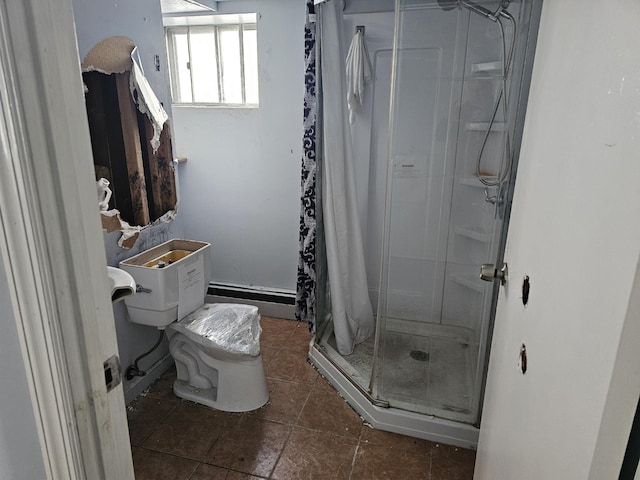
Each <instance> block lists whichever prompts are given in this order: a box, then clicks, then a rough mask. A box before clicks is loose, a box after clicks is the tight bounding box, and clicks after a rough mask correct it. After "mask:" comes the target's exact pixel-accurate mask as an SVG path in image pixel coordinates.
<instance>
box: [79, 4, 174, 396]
mask: <svg viewBox="0 0 640 480" xmlns="http://www.w3.org/2000/svg"><path fill="white" fill-rule="evenodd" d="M73 10H74V17H75V24H76V34H77V37H78V50H79V53H80V59H82V58H84V56H85V55H86V54H87V53H88V52H89V50H91V48H92V47H93V46H94V45H95V44H96V43H98V42H100V41H101V40H104V39H105V38H107V37H111V36H114V35H124V36H127V37H129V38H131V39H132V40H133V41H134V42H135V44H136V45H137V46H138V53H139V55H140V59H141V61H142V67H143V68H144V72H145V76H146V77H147V79H148V80H149V83H150V85H151V87H152V88H153V90H154V92H155V94H156V96H157V97H158V99H159V100H160V101H161V102H162V103H163V105H164V106H165V109H166V110H167V113H169V115H171V101H170V100H171V95H170V90H169V75H168V72H167V69H166V67H167V59H166V49H165V43H164V29H163V26H162V14H161V12H160V1H159V0H135V1H123V2H113V1H102V0H73ZM155 55H159V56H160V71H159V72H156V70H155V65H154V56H155ZM180 223H181V218H180V214H178V218H177V219H176V220H174V221H173V222H170V223H168V224H163V225H159V226H155V227H150V228H146V229H145V230H143V231H142V233H141V235H140V237H139V239H138V240H137V242H136V244H135V246H134V248H132V249H130V250H125V249H122V248H120V247H118V245H117V242H118V239H119V238H120V233H119V232H114V233H110V234H107V233H105V235H104V240H105V249H106V254H107V262H108V264H109V265H112V266H117V265H118V262H119V261H120V260H123V259H125V258H128V257H131V256H133V255H135V254H137V253H139V252H140V251H143V250H146V249H148V248H151V247H153V246H155V245H157V244H159V243H162V242H163V241H165V240H169V239H170V238H176V237H178V238H179V237H182V236H183V230H182V228H181V226H180ZM114 318H115V323H116V333H117V336H118V347H119V351H120V362H121V364H122V367H123V369H125V368H126V367H127V366H129V365H131V364H132V363H133V361H134V360H135V358H136V357H138V356H139V355H141V354H142V353H144V352H146V351H147V350H149V349H150V348H151V347H152V346H153V344H154V343H155V342H156V340H157V337H158V330H157V329H155V328H153V327H147V326H143V325H136V324H133V323H131V322H129V320H128V318H127V312H126V308H125V305H124V303H122V302H120V303H117V304H115V305H114ZM168 353H169V350H168V347H167V344H166V340H165V341H164V343H163V344H162V345H161V347H160V348H159V349H158V350H156V351H155V352H154V353H153V354H152V355H150V356H149V357H147V358H145V359H144V360H142V361H141V362H140V368H143V369H146V368H147V367H149V366H150V365H153V364H155V363H156V362H158V361H160V360H161V359H163V358H166V357H167V355H168ZM160 373H162V372H161V371H156V372H154V373H153V374H150V375H148V376H146V377H139V378H136V379H134V380H132V381H127V380H124V390H125V397H126V399H127V401H129V400H131V399H132V398H133V397H135V395H136V394H137V393H139V392H140V391H141V390H142V389H144V388H145V387H146V385H148V384H149V383H151V382H152V381H153V380H154V379H155V377H157V375H159V374H160Z"/></svg>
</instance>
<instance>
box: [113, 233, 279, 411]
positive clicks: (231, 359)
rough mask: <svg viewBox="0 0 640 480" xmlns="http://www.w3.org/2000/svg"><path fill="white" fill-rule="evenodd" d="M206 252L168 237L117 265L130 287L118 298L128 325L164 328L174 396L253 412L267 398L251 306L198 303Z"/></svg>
mask: <svg viewBox="0 0 640 480" xmlns="http://www.w3.org/2000/svg"><path fill="white" fill-rule="evenodd" d="M210 248H211V246H210V244H208V243H206V242H197V241H193V240H177V239H176V240H170V241H168V242H165V243H163V244H161V245H158V246H157V247H154V248H152V249H150V250H147V251H145V252H142V253H140V254H138V255H136V256H134V257H131V258H129V259H127V260H123V261H122V262H120V268H121V269H122V270H125V271H127V272H128V273H129V274H130V275H131V276H132V277H133V278H134V280H135V281H136V284H137V288H136V291H137V293H136V295H133V296H130V297H127V298H125V304H126V306H127V311H128V313H129V319H130V320H131V321H132V322H134V323H139V324H142V325H150V326H155V327H157V328H159V329H164V330H165V333H166V335H167V338H168V339H169V351H170V353H171V356H172V357H173V359H174V360H175V363H176V371H177V379H176V381H175V383H174V385H173V391H174V393H175V394H176V395H177V396H178V397H181V398H184V399H187V400H191V401H193V402H196V403H200V404H202V405H207V406H209V407H212V408H215V409H218V410H223V411H228V412H246V411H249V410H255V409H257V408H260V407H261V406H262V405H264V404H265V403H266V402H267V401H268V399H269V391H268V389H267V383H266V379H265V375H264V368H263V364H262V355H261V353H260V332H261V329H260V314H259V312H258V308H257V307H255V306H251V305H236V304H207V303H205V302H204V297H205V294H206V290H207V287H208V285H209V278H210V274H209V272H210V262H211V260H210V255H209V252H210Z"/></svg>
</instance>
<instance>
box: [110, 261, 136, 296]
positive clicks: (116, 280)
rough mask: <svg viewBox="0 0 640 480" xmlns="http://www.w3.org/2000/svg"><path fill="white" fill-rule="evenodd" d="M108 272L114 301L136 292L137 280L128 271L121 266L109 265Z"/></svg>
mask: <svg viewBox="0 0 640 480" xmlns="http://www.w3.org/2000/svg"><path fill="white" fill-rule="evenodd" d="M107 273H108V274H109V286H110V287H111V301H112V302H117V301H119V300H122V299H123V298H124V297H128V296H129V295H133V294H134V293H136V282H135V280H134V279H133V277H132V276H131V275H129V274H128V273H127V272H125V271H124V270H120V269H119V268H115V267H107Z"/></svg>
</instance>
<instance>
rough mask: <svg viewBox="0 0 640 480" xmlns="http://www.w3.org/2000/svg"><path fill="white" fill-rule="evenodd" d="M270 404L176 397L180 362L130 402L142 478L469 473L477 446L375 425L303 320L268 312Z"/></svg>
mask: <svg viewBox="0 0 640 480" xmlns="http://www.w3.org/2000/svg"><path fill="white" fill-rule="evenodd" d="M262 328H263V332H262V339H261V346H262V354H263V361H264V365H265V371H266V374H267V383H268V385H269V391H270V395H271V397H270V401H269V403H268V404H267V405H266V406H264V407H262V408H260V409H259V410H256V411H254V412H249V413H227V412H220V411H217V410H213V409H210V408H207V407H203V406H199V405H197V404H194V403H192V402H188V401H185V400H181V399H178V398H176V397H175V396H174V395H173V392H172V389H171V387H172V383H173V380H174V378H175V369H170V370H169V371H168V372H166V373H165V374H164V375H162V376H161V377H160V379H159V380H158V381H157V382H156V383H154V384H153V385H152V387H151V388H150V390H149V391H148V393H147V394H146V395H143V396H141V397H139V398H138V399H136V400H135V401H134V402H133V403H132V404H131V405H130V407H129V412H128V419H129V433H130V437H131V448H132V453H133V463H134V468H135V474H136V479H137V480H145V479H171V480H173V479H175V480H179V479H184V480H205V479H206V480H222V479H226V480H248V479H252V480H257V479H277V480H298V479H299V480H303V479H304V480H306V479H320V480H323V479H344V480H349V479H351V480H360V479H367V480H368V479H371V480H378V479H380V480H382V479H394V480H405V479H411V480H419V479H424V480H470V479H472V478H473V466H474V461H475V453H474V452H473V451H470V450H464V449H460V448H455V447H450V446H446V445H438V444H435V443H432V442H429V441H426V440H418V439H415V438H410V437H404V436H401V435H396V434H392V433H388V432H382V431H378V430H373V429H371V428H369V427H368V426H366V425H364V424H363V422H362V421H361V419H360V417H359V416H358V415H357V414H356V413H355V412H354V411H353V410H352V409H351V408H350V407H349V406H348V405H347V404H346V403H345V402H344V401H343V400H342V398H341V397H340V396H339V395H338V393H337V392H336V391H335V390H333V388H332V387H331V386H330V385H329V384H328V383H327V382H326V381H325V380H324V379H323V378H322V377H320V376H319V375H318V373H317V372H316V371H315V370H314V369H313V367H311V365H309V364H308V363H307V360H306V358H307V350H308V343H309V340H310V338H311V336H310V334H309V333H308V332H307V327H306V325H304V324H300V323H297V322H293V321H290V320H281V319H275V318H269V317H263V318H262Z"/></svg>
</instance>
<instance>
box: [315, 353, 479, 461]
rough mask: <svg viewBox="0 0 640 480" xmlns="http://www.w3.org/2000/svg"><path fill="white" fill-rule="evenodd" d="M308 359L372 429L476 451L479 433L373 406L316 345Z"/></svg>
mask: <svg viewBox="0 0 640 480" xmlns="http://www.w3.org/2000/svg"><path fill="white" fill-rule="evenodd" d="M309 359H310V361H311V363H312V364H313V365H314V366H315V367H316V368H317V369H318V370H319V372H320V374H322V376H324V377H325V378H326V379H327V380H328V381H329V383H330V384H331V385H332V386H333V387H334V388H335V389H336V390H337V391H338V392H339V393H340V395H342V397H343V398H344V399H345V400H346V401H347V403H348V404H349V405H351V407H352V408H353V409H354V410H356V411H357V412H358V413H359V414H360V416H362V418H364V420H365V421H366V422H367V423H368V424H370V425H371V426H372V427H373V428H376V429H378V430H385V431H388V432H393V433H399V434H401V435H408V436H411V437H416V438H422V439H425V440H430V441H432V442H439V443H444V444H446V445H455V446H458V447H463V448H471V449H474V450H475V449H476V447H477V445H478V436H479V433H480V430H479V429H478V428H476V427H474V426H472V425H468V424H464V423H458V422H454V421H451V420H444V419H441V418H437V417H435V416H433V415H425V414H420V413H414V412H409V411H406V410H401V409H398V408H393V407H387V406H384V405H383V404H382V403H380V404H376V403H377V402H376V401H375V400H373V399H372V398H371V397H370V396H369V395H368V393H367V392H366V391H365V390H364V389H362V387H360V386H359V385H357V384H356V383H354V382H352V381H351V380H350V379H349V378H348V377H347V375H346V373H345V372H344V371H343V370H342V369H341V368H340V366H338V365H337V364H336V363H335V362H334V361H333V360H332V359H331V358H330V357H329V356H328V355H327V354H326V353H325V352H324V351H323V350H322V348H321V347H319V346H318V345H317V344H315V343H312V344H311V348H310V349H309Z"/></svg>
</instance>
